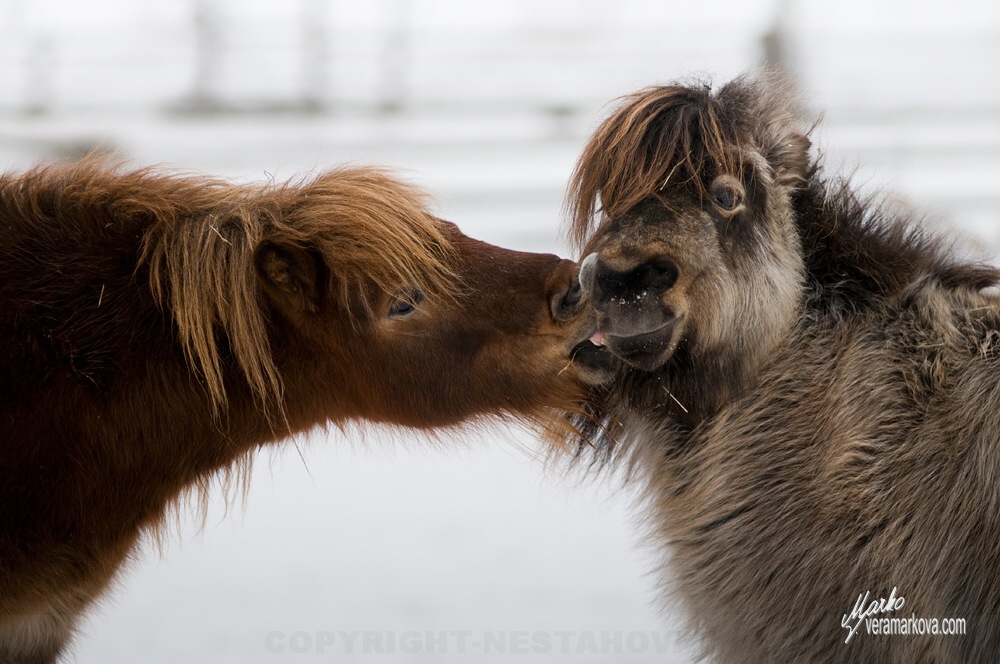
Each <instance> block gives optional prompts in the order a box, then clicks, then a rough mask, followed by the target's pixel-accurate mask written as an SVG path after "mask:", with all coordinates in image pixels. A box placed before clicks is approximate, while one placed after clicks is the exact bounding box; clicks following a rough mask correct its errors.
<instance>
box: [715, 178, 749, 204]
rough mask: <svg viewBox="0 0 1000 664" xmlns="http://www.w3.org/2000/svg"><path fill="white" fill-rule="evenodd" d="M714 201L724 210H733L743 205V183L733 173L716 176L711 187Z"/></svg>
mask: <svg viewBox="0 0 1000 664" xmlns="http://www.w3.org/2000/svg"><path fill="white" fill-rule="evenodd" d="M711 193H712V202H713V203H715V204H716V205H717V206H718V207H719V209H721V210H722V211H723V212H733V211H734V210H737V209H739V208H740V207H741V206H742V205H743V196H744V191H743V185H742V184H741V183H740V181H739V180H737V179H736V178H734V177H733V176H731V175H720V176H719V177H717V178H715V181H714V182H713V183H712V188H711Z"/></svg>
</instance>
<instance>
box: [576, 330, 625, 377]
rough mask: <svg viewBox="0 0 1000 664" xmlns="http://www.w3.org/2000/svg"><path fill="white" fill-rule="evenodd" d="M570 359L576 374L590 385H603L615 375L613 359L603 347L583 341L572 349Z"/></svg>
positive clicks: (587, 340) (588, 340)
mask: <svg viewBox="0 0 1000 664" xmlns="http://www.w3.org/2000/svg"><path fill="white" fill-rule="evenodd" d="M570 357H571V358H572V360H573V366H574V367H576V371H577V374H579V376H580V379H581V380H583V382H585V383H588V384H590V385H603V384H604V383H607V382H609V381H610V380H611V379H612V378H614V375H615V358H614V357H613V356H612V355H611V353H609V352H608V350H607V349H606V348H604V347H603V346H598V345H596V344H594V343H593V342H591V341H590V339H584V340H583V341H581V342H580V343H578V344H577V345H576V346H574V347H573V350H572V352H571V353H570Z"/></svg>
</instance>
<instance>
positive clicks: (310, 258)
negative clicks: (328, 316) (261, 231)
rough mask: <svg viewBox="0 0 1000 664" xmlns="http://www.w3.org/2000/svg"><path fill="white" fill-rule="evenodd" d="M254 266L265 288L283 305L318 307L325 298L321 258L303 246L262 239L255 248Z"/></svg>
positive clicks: (306, 309)
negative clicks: (323, 296) (323, 297)
mask: <svg viewBox="0 0 1000 664" xmlns="http://www.w3.org/2000/svg"><path fill="white" fill-rule="evenodd" d="M253 258H254V261H253V262H254V268H255V269H256V271H257V279H258V280H259V281H260V283H261V286H263V288H264V291H265V292H266V293H267V294H268V296H269V297H270V298H271V299H272V300H274V301H275V302H276V303H277V304H279V305H281V306H282V308H284V309H286V310H289V311H292V312H296V313H302V312H310V313H315V312H316V311H319V305H320V300H321V298H322V295H323V293H322V291H323V288H322V281H321V279H322V277H323V273H324V269H323V268H324V266H323V263H322V259H321V258H320V257H319V256H317V255H316V254H315V253H314V252H311V251H309V250H308V249H304V248H302V247H300V246H296V245H289V244H281V243H278V242H274V241H272V240H263V241H262V242H261V243H260V244H258V245H257V247H256V249H254V256H253Z"/></svg>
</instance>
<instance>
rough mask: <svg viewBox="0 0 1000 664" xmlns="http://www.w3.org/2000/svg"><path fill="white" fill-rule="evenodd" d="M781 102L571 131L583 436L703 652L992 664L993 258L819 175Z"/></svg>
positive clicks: (638, 108) (673, 96)
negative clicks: (647, 516) (597, 373)
mask: <svg viewBox="0 0 1000 664" xmlns="http://www.w3.org/2000/svg"><path fill="white" fill-rule="evenodd" d="M789 107H790V104H789V101H788V100H787V99H786V98H785V97H784V96H783V94H782V93H781V91H780V89H778V88H777V87H776V86H772V85H769V84H766V83H762V82H758V81H754V80H751V79H738V80H735V81H733V82H731V83H728V84H726V85H724V86H723V87H722V88H721V89H718V90H713V89H712V88H711V87H710V86H708V85H704V84H695V85H670V86H664V87H655V88H649V89H646V90H642V91H639V92H637V93H635V94H634V95H632V96H630V97H628V98H626V99H625V101H624V102H623V103H622V105H621V107H620V108H619V109H618V110H616V111H615V112H614V113H613V114H612V115H611V116H610V117H609V118H608V119H607V120H606V121H605V122H604V123H603V124H602V125H601V126H600V127H599V128H598V130H597V131H596V133H595V134H594V136H593V137H592V138H591V139H590V141H589V143H588V145H587V146H586V148H585V150H584V153H583V156H582V157H581V159H580V161H579V162H578V165H577V168H576V172H575V174H574V178H573V181H572V185H571V190H570V191H571V204H572V209H573V212H574V221H573V226H572V230H573V232H574V234H575V236H576V238H577V239H578V240H579V241H580V243H581V245H582V247H583V253H584V254H585V255H587V258H586V260H585V261H584V263H583V265H582V266H581V274H580V279H581V283H582V284H583V287H584V289H585V290H586V291H588V292H589V293H590V295H591V302H592V304H593V308H594V310H595V312H596V315H597V319H598V332H597V334H595V336H594V337H593V338H592V340H593V341H594V342H595V343H596V344H598V345H603V346H604V347H605V348H606V349H607V351H609V352H610V354H611V355H612V356H613V357H614V358H615V360H616V362H617V364H618V368H617V373H616V376H615V379H614V380H613V381H612V382H610V383H609V384H607V385H605V386H603V387H598V388H595V389H594V393H593V395H592V398H591V399H590V402H589V404H588V408H589V409H590V414H591V416H592V417H593V418H594V422H595V423H596V424H591V425H589V430H588V431H587V432H586V433H587V434H588V436H589V437H590V439H591V440H592V441H597V442H598V445H597V447H598V448H600V449H602V450H604V451H605V458H606V459H608V460H609V461H610V462H612V463H613V464H615V465H619V466H624V467H625V468H626V469H628V470H629V471H631V474H632V476H633V477H634V478H637V479H641V480H642V481H644V482H645V484H646V486H647V487H648V491H647V496H648V499H649V502H650V509H651V512H652V516H653V519H652V522H653V524H654V529H655V530H654V532H655V534H656V537H657V538H658V539H659V540H660V541H661V542H663V543H664V544H665V545H669V567H670V571H671V574H670V575H669V577H670V578H671V581H670V582H669V586H670V587H671V589H672V590H673V591H675V592H676V596H677V597H678V598H679V599H680V600H681V603H682V607H683V608H684V609H685V610H686V612H687V614H688V616H689V618H690V625H691V628H692V634H694V635H695V636H696V638H698V639H699V640H700V642H701V644H702V645H703V646H704V650H705V654H706V655H707V656H710V657H711V658H712V659H713V660H714V661H720V662H761V663H764V662H831V663H832V662H859V663H862V662H864V663H879V662H886V663H887V662H899V663H912V662H955V663H960V662H988V661H996V658H997V653H1000V571H998V570H1000V479H998V478H1000V297H998V295H997V294H996V293H995V292H990V291H988V290H984V289H986V288H987V287H989V286H993V285H996V284H997V283H998V282H1000V272H998V271H997V270H996V269H994V268H991V267H985V266H981V265H977V264H973V263H970V262H968V261H967V260H965V259H962V258H961V257H960V256H959V254H957V253H956V252H955V251H954V248H953V245H954V242H951V241H947V240H945V239H943V238H940V237H935V235H933V234H931V233H930V232H928V231H926V230H921V229H920V227H919V226H917V225H916V223H915V221H916V220H915V219H914V218H913V214H912V213H908V212H905V211H902V210H894V209H892V208H891V207H889V206H887V205H885V204H878V203H877V202H876V203H872V202H870V201H865V200H862V199H859V197H858V196H856V195H855V194H854V193H853V192H852V191H851V188H850V186H849V185H848V184H847V183H846V182H844V181H841V180H838V179H836V178H830V177H827V176H825V175H824V174H823V172H822V170H821V169H820V168H819V166H818V165H817V162H816V161H815V160H814V159H813V158H811V157H810V155H809V149H810V145H809V141H808V140H807V138H806V136H805V135H804V134H803V132H802V131H801V130H800V129H798V128H797V126H796V123H795V122H794V119H793V117H792V115H791V113H790V112H789V111H788V110H787V109H788V108H789ZM598 205H599V209H600V214H599V215H597V219H596V222H597V223H596V227H595V224H594V221H595V219H594V217H595V211H596V210H597V208H598ZM591 352H593V349H592V351H591ZM581 424H582V425H586V421H583V420H582V421H581ZM876 632H877V633H876ZM887 633H891V634H892V635H887Z"/></svg>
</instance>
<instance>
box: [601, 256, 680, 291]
mask: <svg viewBox="0 0 1000 664" xmlns="http://www.w3.org/2000/svg"><path fill="white" fill-rule="evenodd" d="M595 272H596V274H595V276H594V284H595V293H596V297H597V298H598V299H607V298H618V299H629V300H631V299H634V298H636V297H642V296H645V295H646V294H647V293H649V292H653V293H665V292H666V291H668V290H670V289H671V288H673V287H674V285H675V284H676V283H677V279H678V278H679V277H680V268H679V267H678V266H677V263H676V262H674V261H673V260H672V259H670V258H667V257H666V256H656V257H654V258H651V259H649V260H647V261H646V262H644V263H641V264H639V265H637V266H636V267H633V268H632V269H630V270H625V271H618V270H613V269H611V268H609V267H607V266H606V265H601V264H600V263H598V264H597V266H596V267H595Z"/></svg>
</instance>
